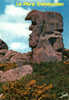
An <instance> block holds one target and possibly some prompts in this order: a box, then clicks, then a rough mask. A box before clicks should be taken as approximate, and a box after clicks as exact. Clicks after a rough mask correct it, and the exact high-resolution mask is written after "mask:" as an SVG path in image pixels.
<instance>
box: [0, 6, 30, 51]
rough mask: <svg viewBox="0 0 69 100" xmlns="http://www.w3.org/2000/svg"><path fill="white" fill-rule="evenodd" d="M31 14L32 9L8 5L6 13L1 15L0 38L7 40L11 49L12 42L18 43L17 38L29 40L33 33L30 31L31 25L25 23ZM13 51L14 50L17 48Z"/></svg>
mask: <svg viewBox="0 0 69 100" xmlns="http://www.w3.org/2000/svg"><path fill="white" fill-rule="evenodd" d="M29 12H30V9H24V8H21V7H16V6H14V5H7V6H6V8H5V13H4V14H2V15H0V38H1V39H3V40H5V41H6V42H7V44H8V45H9V47H11V45H12V41H14V40H15V41H16V37H17V38H19V39H20V37H21V38H22V37H23V38H24V37H26V38H27V39H28V37H29V34H30V33H31V32H30V31H29V29H28V28H29V25H30V23H29V22H26V21H25V17H26V15H27V14H28V13H29ZM9 41H10V42H9ZM18 45H19V44H18ZM20 45H21V44H20ZM12 46H14V45H12ZM24 46H25V45H24ZM25 47H26V48H27V46H25ZM22 48H24V47H22ZM12 49H13V50H14V49H15V48H12ZM27 49H28V48H27ZM19 50H20V47H19Z"/></svg>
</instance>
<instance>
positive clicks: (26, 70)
mask: <svg viewBox="0 0 69 100" xmlns="http://www.w3.org/2000/svg"><path fill="white" fill-rule="evenodd" d="M32 71H33V69H32V66H31V65H24V66H22V67H18V68H15V69H11V70H8V71H6V72H2V71H1V72H0V82H6V81H15V80H20V79H21V78H22V77H24V76H26V75H27V74H32Z"/></svg>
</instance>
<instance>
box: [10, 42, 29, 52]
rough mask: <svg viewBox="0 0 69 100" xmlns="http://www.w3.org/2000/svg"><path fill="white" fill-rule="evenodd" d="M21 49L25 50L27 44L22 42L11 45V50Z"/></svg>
mask: <svg viewBox="0 0 69 100" xmlns="http://www.w3.org/2000/svg"><path fill="white" fill-rule="evenodd" d="M19 48H20V49H21V50H23V49H25V48H27V47H26V45H25V43H21V42H13V43H11V45H10V49H14V50H18V49H19Z"/></svg>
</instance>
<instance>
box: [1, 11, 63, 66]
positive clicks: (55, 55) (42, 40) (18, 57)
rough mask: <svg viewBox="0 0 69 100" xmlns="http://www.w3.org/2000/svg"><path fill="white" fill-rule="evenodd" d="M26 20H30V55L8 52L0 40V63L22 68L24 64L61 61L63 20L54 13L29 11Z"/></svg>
mask: <svg viewBox="0 0 69 100" xmlns="http://www.w3.org/2000/svg"><path fill="white" fill-rule="evenodd" d="M26 20H31V21H32V25H31V26H30V27H29V29H30V30H32V33H31V34H30V37H29V46H30V47H31V48H32V52H30V53H24V54H22V53H18V52H16V51H13V50H8V46H7V44H6V43H5V42H4V41H2V40H0V62H1V63H6V62H11V63H16V64H17V65H18V66H22V65H23V64H25V63H31V62H32V63H41V62H50V61H52V62H54V61H62V58H63V50H64V44H63V36H62V32H63V18H62V16H61V14H59V13H56V12H40V11H37V10H33V11H31V12H30V13H29V14H28V15H27V17H26Z"/></svg>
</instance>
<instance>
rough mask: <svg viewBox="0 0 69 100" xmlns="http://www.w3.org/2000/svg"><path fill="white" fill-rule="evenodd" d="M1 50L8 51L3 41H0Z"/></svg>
mask: <svg viewBox="0 0 69 100" xmlns="http://www.w3.org/2000/svg"><path fill="white" fill-rule="evenodd" d="M2 49H6V50H8V46H7V44H6V43H5V42H4V41H3V40H1V39H0V50H2Z"/></svg>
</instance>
